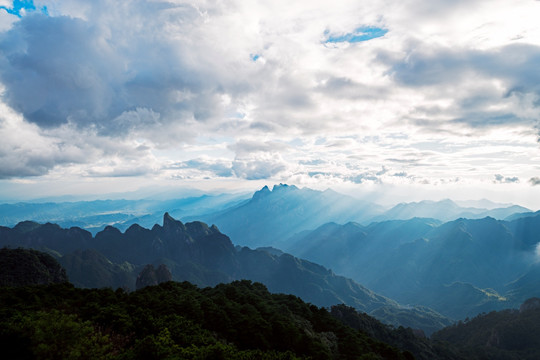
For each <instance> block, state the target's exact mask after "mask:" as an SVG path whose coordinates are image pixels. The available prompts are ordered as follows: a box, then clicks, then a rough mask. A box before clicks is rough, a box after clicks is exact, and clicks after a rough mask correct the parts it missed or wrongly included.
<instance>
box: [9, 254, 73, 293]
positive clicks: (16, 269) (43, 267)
mask: <svg viewBox="0 0 540 360" xmlns="http://www.w3.org/2000/svg"><path fill="white" fill-rule="evenodd" d="M0 269H1V271H0V286H26V285H46V284H54V283H64V282H67V281H68V278H67V275H66V270H64V268H62V266H61V265H60V264H59V263H58V262H57V261H56V260H55V259H54V258H53V257H52V256H50V255H49V254H46V253H43V252H40V251H36V250H31V249H7V248H3V249H0Z"/></svg>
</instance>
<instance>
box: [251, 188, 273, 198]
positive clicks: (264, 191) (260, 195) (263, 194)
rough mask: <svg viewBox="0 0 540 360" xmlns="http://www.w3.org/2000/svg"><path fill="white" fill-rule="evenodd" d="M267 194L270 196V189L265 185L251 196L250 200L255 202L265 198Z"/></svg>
mask: <svg viewBox="0 0 540 360" xmlns="http://www.w3.org/2000/svg"><path fill="white" fill-rule="evenodd" d="M269 194H270V189H269V188H268V186H267V185H265V186H264V187H263V188H262V189H261V190H259V191H256V192H255V194H253V198H252V199H253V200H255V201H256V200H259V199H262V198H264V197H266V196H267V195H269Z"/></svg>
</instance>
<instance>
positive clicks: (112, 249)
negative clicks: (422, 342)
mask: <svg viewBox="0 0 540 360" xmlns="http://www.w3.org/2000/svg"><path fill="white" fill-rule="evenodd" d="M0 246H24V247H31V248H35V249H40V250H43V251H47V252H49V253H53V254H56V255H57V256H58V257H59V261H60V263H62V265H63V266H65V268H66V270H67V273H68V275H69V276H70V278H71V279H73V280H72V281H73V282H74V283H75V284H76V285H78V286H81V287H104V286H108V287H113V288H116V287H127V288H130V289H133V288H134V287H135V283H134V281H135V279H136V276H137V274H140V273H141V271H142V273H144V267H145V266H147V265H148V264H152V265H154V266H158V265H160V264H164V265H165V266H166V267H167V269H169V270H170V272H171V275H172V279H173V280H175V281H184V280H185V281H190V282H192V283H194V284H197V285H200V286H212V285H216V284H218V283H222V282H230V281H233V280H238V279H248V280H252V281H258V282H261V283H263V284H265V285H266V286H267V287H268V289H269V290H270V291H272V292H276V293H288V294H294V295H297V296H299V297H301V298H303V299H305V300H306V301H309V302H311V303H313V304H315V305H318V306H326V307H329V306H331V305H335V304H341V303H344V304H347V305H349V306H353V307H354V308H356V309H358V310H360V311H363V312H368V313H369V312H373V311H375V310H377V309H380V308H384V309H385V311H384V312H381V313H380V314H381V316H380V317H379V318H380V319H381V320H383V321H384V320H385V319H384V317H385V316H387V317H389V318H391V319H392V322H394V323H396V324H397V325H403V326H411V327H414V328H422V329H423V330H424V331H425V332H426V333H428V334H429V333H431V332H433V331H435V330H437V329H439V328H442V327H443V326H445V325H448V324H449V323H450V321H449V319H447V318H445V317H443V316H441V315H440V314H437V313H435V312H433V311H428V310H426V311H424V310H422V309H407V308H402V307H401V306H400V305H399V304H398V303H397V302H395V301H393V300H390V299H389V298H387V297H384V296H380V295H378V294H376V293H374V292H372V291H370V290H368V289H367V288H365V287H363V286H362V285H360V284H358V283H356V282H355V281H352V280H351V279H348V278H345V277H342V276H338V275H336V274H334V273H333V272H332V271H331V270H328V269H326V268H324V267H322V266H320V265H317V264H315V263H312V262H309V261H306V260H302V259H299V258H296V257H294V256H292V255H289V254H286V253H280V252H277V251H271V250H269V249H261V250H252V249H249V248H247V247H235V246H234V245H233V244H232V242H231V240H230V239H229V237H228V236H226V235H224V234H223V233H221V232H220V231H219V230H218V228H217V227H216V226H208V225H206V224H205V223H202V222H190V223H186V224H184V223H182V222H180V221H178V220H175V219H174V218H172V217H171V216H170V215H169V214H168V213H166V214H165V215H164V216H163V225H162V226H161V225H155V226H154V227H153V228H152V229H146V228H143V227H141V226H139V225H132V226H131V227H129V228H128V229H127V230H126V231H125V232H121V231H120V230H118V229H116V228H114V227H110V226H109V227H107V228H105V229H104V230H103V231H101V232H99V233H98V234H96V236H95V237H92V235H91V234H90V233H89V232H87V231H85V230H82V229H79V228H71V229H62V228H60V227H59V226H57V225H54V224H44V225H40V224H37V223H32V222H23V223H20V224H18V225H17V226H15V227H14V228H13V229H11V228H5V227H0ZM150 270H151V269H150ZM150 270H149V271H146V272H147V273H150V274H146V275H148V277H149V278H150V280H152V279H151V278H152V276H151V275H152V274H151V271H150ZM146 275H145V276H146ZM141 286H144V284H141ZM401 320H403V321H401Z"/></svg>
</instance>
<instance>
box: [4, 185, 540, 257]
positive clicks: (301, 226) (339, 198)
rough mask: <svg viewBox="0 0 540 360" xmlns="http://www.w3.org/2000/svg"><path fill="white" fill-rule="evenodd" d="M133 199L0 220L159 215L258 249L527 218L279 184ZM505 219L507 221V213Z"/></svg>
mask: <svg viewBox="0 0 540 360" xmlns="http://www.w3.org/2000/svg"><path fill="white" fill-rule="evenodd" d="M175 195H178V194H174V193H171V194H170V197H169V198H167V197H165V195H161V196H160V197H157V198H148V199H141V200H94V201H71V202H36V203H12V204H0V225H1V226H9V227H12V226H15V225H16V224H17V223H19V222H21V221H25V220H32V221H36V222H40V223H45V222H51V223H55V224H58V225H60V226H62V227H65V228H70V227H74V226H76V227H80V228H83V229H86V230H88V231H90V232H91V233H92V234H94V235H95V234H96V233H97V232H99V231H101V230H103V229H104V228H105V227H106V226H107V225H113V226H115V227H117V228H118V229H120V230H121V231H125V230H126V229H127V228H129V227H130V226H131V225H133V224H138V225H140V226H142V227H145V228H151V227H152V226H154V224H160V223H161V218H162V215H163V213H164V212H168V213H169V214H171V215H172V216H174V217H175V218H177V219H180V220H182V221H185V222H190V221H204V222H206V223H209V224H216V225H217V226H218V227H219V228H220V229H222V230H223V231H224V232H225V233H227V234H228V235H229V236H230V237H231V239H232V240H233V242H234V243H235V244H238V245H244V246H250V247H259V246H271V245H274V246H275V245H276V243H277V242H280V241H283V240H286V239H288V238H289V237H291V236H292V235H294V234H295V233H297V232H299V231H303V230H313V229H315V228H317V227H319V226H321V225H323V224H325V223H328V222H336V223H339V224H345V223H347V222H350V221H353V222H357V223H359V224H362V225H368V224H370V223H371V222H381V221H385V220H407V219H412V218H414V217H429V218H436V219H437V220H440V221H443V222H446V221H452V220H456V219H458V218H469V219H477V218H484V217H486V216H490V217H493V218H495V219H498V220H504V219H506V218H508V219H512V220H513V219H516V218H518V217H524V216H531V214H533V213H532V211H531V210H529V209H527V208H524V207H521V206H516V205H512V204H499V203H494V202H490V201H488V200H478V201H460V202H454V201H452V200H448V199H446V200H441V201H421V202H412V203H401V204H398V205H396V206H394V207H392V208H386V207H384V206H381V205H378V204H376V203H373V202H369V201H364V200H359V199H357V198H355V197H352V196H349V195H344V194H340V193H337V192H335V191H333V190H330V189H327V190H325V191H318V190H312V189H308V188H298V187H296V186H294V185H290V186H289V185H286V184H279V185H275V186H273V187H272V189H270V188H269V187H267V186H265V187H263V188H262V189H261V190H259V191H257V192H255V193H254V194H252V195H250V194H248V193H231V194H227V193H224V194H219V195H198V196H192V197H183V198H177V197H175ZM510 217H513V218H510Z"/></svg>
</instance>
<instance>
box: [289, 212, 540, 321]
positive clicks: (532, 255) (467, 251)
mask: <svg viewBox="0 0 540 360" xmlns="http://www.w3.org/2000/svg"><path fill="white" fill-rule="evenodd" d="M539 243H540V216H536V217H524V218H519V219H517V220H513V221H503V220H495V219H494V218H490V217H486V218H483V219H458V220H454V221H450V222H446V223H441V222H440V221H439V220H434V219H421V218H414V219H411V220H392V221H384V222H379V223H372V224H370V225H368V226H362V225H360V224H357V223H347V224H344V225H338V224H335V223H329V224H325V225H323V226H321V227H319V228H317V229H315V230H313V231H310V232H302V233H299V234H297V235H296V236H293V237H291V238H289V239H288V240H287V242H286V244H287V246H285V247H283V249H284V250H285V251H288V252H290V253H292V254H294V255H296V256H299V257H302V258H306V259H308V260H311V261H314V262H317V263H320V264H322V265H324V266H327V267H329V268H332V269H333V270H334V271H336V272H337V273H340V274H344V275H346V276H349V277H351V278H353V279H355V280H357V281H359V282H361V283H362V284H365V285H366V286H367V287H369V288H371V289H373V290H375V291H377V292H379V293H381V294H384V295H386V296H389V297H391V298H394V299H396V300H398V301H399V302H401V303H404V304H415V305H423V306H428V307H430V308H433V309H435V310H436V311H438V312H440V313H442V314H444V315H446V316H450V317H452V318H456V319H463V318H465V317H468V316H474V315H476V314H478V313H480V312H483V311H491V310H498V309H503V308H508V307H515V306H518V305H519V304H520V303H521V302H523V301H524V300H525V299H527V298H529V297H532V296H538V295H540V287H536V286H535V285H538V284H539V281H538V280H540V277H539V275H540V273H539V271H538V267H539V265H538V261H539V260H540V259H539V258H538V255H537V252H536V247H537V245H538V244H539Z"/></svg>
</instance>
